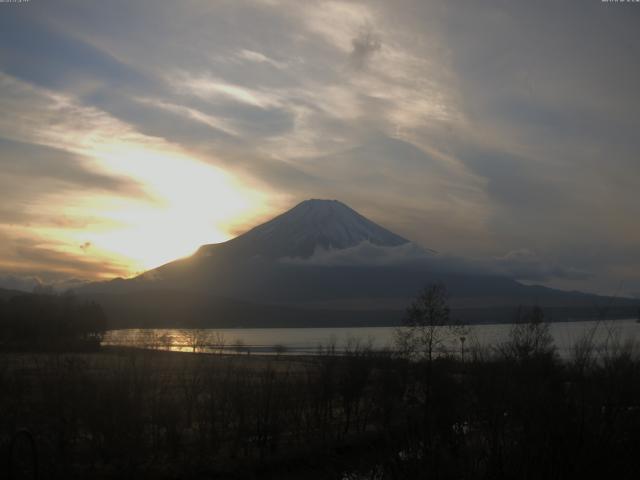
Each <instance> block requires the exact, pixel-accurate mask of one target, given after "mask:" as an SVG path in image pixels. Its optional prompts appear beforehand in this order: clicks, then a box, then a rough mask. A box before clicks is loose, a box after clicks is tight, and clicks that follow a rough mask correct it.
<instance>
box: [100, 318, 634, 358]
mask: <svg viewBox="0 0 640 480" xmlns="http://www.w3.org/2000/svg"><path fill="white" fill-rule="evenodd" d="M511 328H512V325H511V324H495V325H472V326H469V327H468V331H467V332H466V333H465V335H464V336H465V338H466V341H465V350H466V349H469V348H473V347H474V346H478V345H480V346H496V345H498V344H499V343H501V342H503V341H505V340H507V339H508V335H509V332H510V330H511ZM395 330H396V328H395V327H353V328H246V329H243V328H236V329H231V328H225V329H202V330H193V329H124V330H111V331H109V332H107V334H106V335H105V338H104V341H103V342H102V344H103V345H119V346H133V347H140V348H153V349H161V350H174V351H187V352H192V351H197V352H205V353H233V354H246V353H259V354H271V355H273V354H297V355H301V354H302V355H304V354H314V353H317V352H318V348H319V346H322V347H323V348H327V347H333V348H335V351H336V352H338V353H340V352H344V350H345V349H347V348H353V347H354V346H355V345H357V344H359V345H360V346H370V347H372V348H373V349H374V350H383V349H392V348H393V343H394V332H395ZM550 332H551V334H552V336H553V338H554V341H555V346H556V348H557V350H558V353H559V354H560V356H561V357H564V358H567V357H569V356H570V355H571V351H572V348H573V346H574V344H575V343H576V342H577V341H579V340H580V339H582V338H584V336H585V335H586V334H588V333H592V335H593V337H592V338H593V342H594V344H595V345H596V346H600V345H604V344H605V343H606V342H607V341H609V342H610V341H611V340H612V339H614V340H617V341H620V342H624V341H635V340H636V339H637V338H638V337H639V334H640V323H638V322H636V320H632V319H629V320H610V321H602V322H594V321H580V322H561V323H551V324H550ZM445 348H446V350H448V351H450V352H458V351H459V350H460V337H459V335H455V336H451V335H449V338H448V342H447V345H446V347H445Z"/></svg>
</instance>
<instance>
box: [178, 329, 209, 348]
mask: <svg viewBox="0 0 640 480" xmlns="http://www.w3.org/2000/svg"><path fill="white" fill-rule="evenodd" d="M180 333H181V334H182V338H183V341H184V343H185V344H186V345H187V346H188V347H191V349H192V351H193V352H194V353H195V352H197V351H199V350H202V349H203V348H204V347H205V346H206V345H207V340H208V337H209V334H208V333H207V331H206V330H204V329H202V328H189V329H185V330H181V331H180Z"/></svg>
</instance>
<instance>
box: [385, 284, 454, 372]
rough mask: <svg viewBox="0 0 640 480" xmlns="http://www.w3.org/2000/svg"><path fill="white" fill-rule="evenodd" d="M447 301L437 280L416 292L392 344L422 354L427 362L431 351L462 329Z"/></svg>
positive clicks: (446, 294) (431, 353)
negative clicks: (453, 317)
mask: <svg viewBox="0 0 640 480" xmlns="http://www.w3.org/2000/svg"><path fill="white" fill-rule="evenodd" d="M448 301H449V293H448V292H447V289H446V287H445V286H444V285H442V284H440V283H436V284H433V285H430V286H428V287H426V288H424V289H423V290H422V291H421V292H420V293H419V294H418V296H417V297H416V298H415V299H414V300H413V302H412V303H411V305H409V308H407V312H406V314H405V317H404V319H403V326H402V327H400V328H398V329H396V332H395V335H396V346H397V347H398V349H399V350H400V352H401V353H403V354H404V355H406V356H410V357H411V356H419V357H425V358H426V359H427V360H428V361H429V362H431V361H432V360H433V354H434V352H436V350H438V349H440V348H442V347H443V346H444V343H445V342H446V341H447V340H448V339H449V338H451V337H452V336H454V335H457V336H459V335H460V334H463V333H464V328H463V327H462V326H460V325H458V324H457V323H456V322H455V321H454V320H453V319H452V317H451V310H450V308H449V303H448Z"/></svg>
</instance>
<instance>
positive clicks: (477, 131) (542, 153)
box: [0, 0, 640, 297]
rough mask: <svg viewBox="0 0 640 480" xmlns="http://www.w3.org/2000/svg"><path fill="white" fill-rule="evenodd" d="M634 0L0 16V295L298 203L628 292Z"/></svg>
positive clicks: (635, 259) (448, 248) (83, 4)
mask: <svg viewBox="0 0 640 480" xmlns="http://www.w3.org/2000/svg"><path fill="white" fill-rule="evenodd" d="M639 24H640V4H638V3H633V2H630V3H612V2H601V1H600V0H586V1H563V2H551V1H539V2H531V1H506V0H505V1H499V0H495V1H485V2H477V1H455V2H454V1H450V0H449V1H427V0H412V1H410V0H394V1H393V2H389V1H373V0H372V1H367V2H338V1H327V2H325V1H309V2H300V1H295V0H292V1H288V0H282V1H281V0H255V1H239V0H233V1H215V2H214V1H204V0H202V1H196V0H180V1H175V0H173V1H167V0H136V1H131V0H127V1H121V0H111V1H109V2H102V1H61V0H47V1H44V0H30V1H27V2H22V3H0V113H1V115H0V192H1V197H0V199H1V201H2V202H1V203H0V286H5V287H14V288H30V287H32V286H33V284H34V283H39V282H41V283H53V284H55V285H57V286H61V287H64V286H73V285H75V284H77V283H79V282H83V281H87V280H96V279H105V278H113V277H116V276H124V277H127V276H131V275H134V274H136V273H140V272H142V271H144V270H146V269H149V268H153V267H156V266H158V265H161V264H163V263H165V262H168V261H170V260H172V259H175V258H178V257H181V256H185V255H189V254H190V253H192V252H193V251H195V250H196V249H197V248H198V246H200V245H201V244H205V243H214V242H220V241H224V240H227V239H229V238H232V237H233V236H235V235H238V234H239V233H242V232H243V231H245V230H247V229H249V228H250V227H252V226H254V225H257V224H259V223H261V222H263V221H265V220H267V219H269V218H270V217H272V216H273V215H275V214H277V213H280V212H282V211H284V210H286V209H288V208H290V207H292V206H293V205H295V204H296V203H298V202H300V201H302V200H305V199H307V198H332V199H339V200H341V201H342V202H344V203H346V204H348V205H349V206H351V207H352V208H354V209H355V210H357V211H359V212H360V213H362V214H363V215H365V216H367V217H368V218H370V219H371V220H373V221H375V222H377V223H379V224H381V225H383V226H385V227H387V228H388V229H390V230H392V231H394V232H396V233H398V234H399V235H402V236H403V237H406V238H409V239H410V240H412V241H413V242H415V243H417V244H420V245H423V246H425V247H428V248H431V249H434V250H436V251H438V252H443V253H444V254H447V255H455V256H459V257H464V258H470V259H480V260H481V261H486V260H487V259H488V260H489V261H492V262H496V263H499V264H501V265H504V266H507V267H508V268H507V270H509V271H510V272H511V273H512V275H513V276H514V278H517V279H519V280H522V281H524V282H527V283H540V284H545V285H550V286H554V287H559V288H565V289H579V290H583V291H590V292H598V293H605V294H614V295H633V296H639V297H640V248H639V246H640V224H639V222H638V218H640V202H639V201H638V191H639V190H640V189H639V188H638V186H639V184H640V158H638V157H639V153H640V133H639V132H640V114H639V112H638V107H639V106H640V93H639V89H640V61H639V60H640V59H639V53H640V29H639V28H637V26H638V25H639Z"/></svg>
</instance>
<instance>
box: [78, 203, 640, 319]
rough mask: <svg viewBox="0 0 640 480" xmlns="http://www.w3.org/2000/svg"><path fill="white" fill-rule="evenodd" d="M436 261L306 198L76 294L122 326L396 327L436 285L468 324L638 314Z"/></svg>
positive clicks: (346, 212)
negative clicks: (527, 315)
mask: <svg viewBox="0 0 640 480" xmlns="http://www.w3.org/2000/svg"><path fill="white" fill-rule="evenodd" d="M440 258H441V257H440V256H439V254H438V253H437V252H435V251H433V250H430V249H428V248H424V247H422V246H419V245H416V244H414V243H412V242H410V241H409V240H407V239H405V238H402V237H401V236H399V235H396V234H394V233H393V232H390V231H389V230H387V229H385V228H383V227H381V226H379V225H376V224H375V223H374V222H372V221H370V220H368V219H366V218H365V217H363V216H362V215H360V214H358V213H357V212H355V211H354V210H353V209H351V208H349V207H348V206H346V205H344V204H343V203H341V202H338V201H336V200H307V201H305V202H302V203H300V204H299V205H297V206H296V207H294V208H293V209H291V210H289V211H287V212H285V213H283V214H282V215H279V216H278V217H276V218H274V219H273V220H270V221H268V222H266V223H264V224H262V225H259V226H257V227H255V228H253V229H252V230H250V231H248V232H247V233H245V234H243V235H240V236H238V237H236V238H234V239H232V240H229V241H227V242H223V243H218V244H211V245H204V246H202V247H201V248H200V249H199V250H198V251H197V252H196V253H195V254H194V255H192V256H190V257H188V258H184V259H180V260H176V261H174V262H170V263H168V264H166V265H163V266H161V267H159V268H156V269H153V270H150V271H148V272H145V273H143V274H142V275H139V276H137V277H135V278H132V279H126V280H125V279H116V280H112V281H109V282H99V283H93V284H90V285H88V286H86V287H84V288H82V289H80V290H79V293H81V294H82V295H84V296H88V297H91V298H94V299H96V300H98V301H99V302H100V303H102V304H103V306H104V307H105V309H106V311H107V314H108V316H109V318H111V319H118V320H116V321H117V322H118V323H119V324H121V325H122V326H127V325H139V324H142V323H144V324H145V325H149V326H153V325H158V326H159V325H167V326H169V325H170V326H178V325H181V324H200V325H211V326H249V325H251V326H295V325H298V326H311V325H313V326H336V325H355V324H358V325H365V324H370V325H379V324H394V323H397V322H398V321H399V320H400V318H401V316H402V312H403V310H404V308H405V307H406V305H407V304H408V302H409V301H410V299H411V298H412V297H413V296H415V294H416V293H417V292H418V291H419V290H420V289H421V288H422V287H424V286H425V285H428V284H430V283H433V282H442V283H444V284H445V285H446V286H447V288H448V290H449V292H450V293H451V304H452V306H453V308H454V312H455V313H456V314H457V315H458V316H459V317H460V318H461V319H462V320H464V321H468V322H486V321H508V320H509V319H510V318H511V317H512V315H513V311H514V308H515V307H516V306H518V305H534V304H535V305H539V306H542V307H545V308H546V309H547V311H548V315H549V316H551V317H553V319H555V320H563V319H567V318H584V317H594V316H602V315H603V314H604V313H606V314H607V315H608V316H629V315H635V311H636V304H637V303H636V302H635V301H632V300H628V299H611V298H607V297H600V296H596V295H589V294H584V293H580V292H564V291H561V290H555V289H551V288H546V287H542V286H527V285H524V284H522V283H519V282H517V281H515V280H514V279H512V278H508V277H505V276H500V275H495V274H492V273H489V272H483V271H469V272H460V271H455V270H452V269H448V268H447V267H446V264H443V263H442V262H441V261H440ZM614 307H615V308H614Z"/></svg>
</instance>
